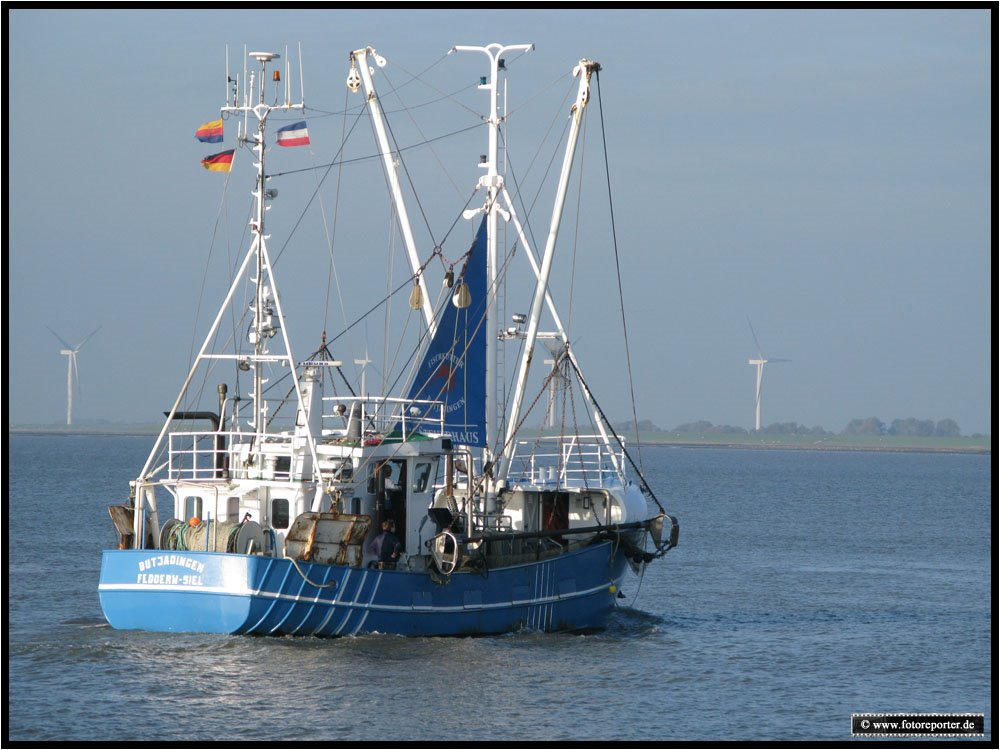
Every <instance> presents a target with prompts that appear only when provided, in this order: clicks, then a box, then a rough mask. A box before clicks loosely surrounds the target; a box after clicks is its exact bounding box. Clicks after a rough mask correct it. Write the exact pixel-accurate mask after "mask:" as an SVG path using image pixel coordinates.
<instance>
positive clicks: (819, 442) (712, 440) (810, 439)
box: [7, 425, 993, 455]
mask: <svg viewBox="0 0 1000 750" xmlns="http://www.w3.org/2000/svg"><path fill="white" fill-rule="evenodd" d="M160 427H161V426H160V425H105V426H100V425H89V426H80V427H70V428H68V429H67V428H66V427H47V426H40V425H31V426H27V425H14V426H8V427H7V433H8V434H9V435H15V434H19V435H62V436H90V437H155V436H156V435H158V434H159V432H160ZM624 437H625V440H626V446H627V445H630V444H632V445H634V444H635V437H634V436H630V435H625V436H624ZM639 445H640V446H642V447H652V446H667V447H674V448H739V449H745V450H813V451H868V452H890V453H969V454H987V455H988V454H991V453H992V452H993V449H992V437H990V436H987V437H975V438H973V437H958V438H934V437H928V438H918V437H897V436H894V435H885V436H881V437H879V436H868V435H830V436H826V437H820V438H817V436H815V435H781V434H762V435H739V434H725V433H719V434H702V435H682V434H678V433H640V434H639Z"/></svg>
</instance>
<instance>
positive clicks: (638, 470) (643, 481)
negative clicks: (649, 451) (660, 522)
mask: <svg viewBox="0 0 1000 750" xmlns="http://www.w3.org/2000/svg"><path fill="white" fill-rule="evenodd" d="M569 363H570V364H571V365H572V366H573V370H574V371H575V372H576V376H577V377H578V378H579V379H580V382H581V383H583V384H584V385H586V384H587V381H586V380H584V378H583V373H582V372H580V368H578V367H577V366H576V364H575V363H574V362H573V360H572V359H571V360H569ZM587 390H588V391H590V400H591V403H593V405H594V408H596V409H597V411H598V412H599V413H600V415H601V419H603V420H604V423H605V424H607V425H609V426H610V425H611V422H609V421H608V417H607V415H606V414H605V413H604V410H603V409H602V408H601V405H600V404H599V403H597V399H596V398H594V392H593V391H591V390H590V386H587ZM611 434H612V435H613V436H614V438H615V442H616V443H618V447H619V448H621V450H622V454H623V455H624V456H625V458H627V459H628V462H629V464H631V466H632V468H633V469H634V470H635V472H636V474H637V476H638V477H639V481H640V485H641V487H642V488H643V489H644V490H645V491H646V493H647V494H648V495H649V496H650V497H651V498H653V502H655V503H656V507H657V508H659V509H660V510H661V511H663V512H664V513H666V512H667V510H666V508H664V507H663V505H662V503H660V500H659V498H657V497H656V494H655V493H654V492H653V488H652V487H650V486H649V482H647V481H646V477H645V476H644V475H643V473H642V469H641V468H640V467H638V466H636V463H635V461H633V460H632V454H630V453H629V452H628V451H627V450H626V449H625V444H624V443H623V442H622V441H621V438H619V437H618V433H617V432H615V431H614V430H611Z"/></svg>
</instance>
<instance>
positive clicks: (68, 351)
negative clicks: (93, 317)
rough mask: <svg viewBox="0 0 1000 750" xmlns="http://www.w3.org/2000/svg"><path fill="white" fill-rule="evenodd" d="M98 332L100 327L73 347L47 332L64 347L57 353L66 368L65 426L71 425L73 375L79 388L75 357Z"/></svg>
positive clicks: (55, 334)
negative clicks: (62, 357) (62, 356)
mask: <svg viewBox="0 0 1000 750" xmlns="http://www.w3.org/2000/svg"><path fill="white" fill-rule="evenodd" d="M45 327H46V328H49V327H48V326H45ZM99 330H101V327H100V326H97V328H95V329H94V330H93V331H91V333H90V335H89V336H87V337H86V338H85V339H84V340H83V341H81V342H80V343H79V344H77V345H76V346H75V347H74V346H72V345H70V344H68V343H66V339H64V338H63V337H62V336H60V335H59V334H58V333H56V332H55V331H53V330H52V329H51V328H49V332H50V333H51V334H52V335H53V336H55V337H56V338H57V339H59V343H60V344H62V345H63V347H65V348H64V349H61V350H60V351H59V353H60V354H65V355H66V368H67V372H66V424H67V425H71V424H73V376H74V375H75V376H76V379H77V384H76V387H77V388H78V389H79V387H80V370H79V369H78V368H77V366H76V355H77V353H78V352H79V351H80V349H82V348H83V345H84V344H86V343H87V342H88V341H90V337H91V336H93V335H94V334H95V333H97V332H98V331H99Z"/></svg>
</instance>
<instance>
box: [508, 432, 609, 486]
mask: <svg viewBox="0 0 1000 750" xmlns="http://www.w3.org/2000/svg"><path fill="white" fill-rule="evenodd" d="M624 460H625V456H624V448H619V450H612V449H611V448H610V447H609V446H608V444H607V443H606V442H605V441H604V438H603V437H602V436H600V435H574V436H572V437H565V438H559V437H556V438H541V439H539V440H520V441H518V442H517V444H516V445H515V447H514V452H513V454H512V456H511V463H510V472H509V473H508V475H507V479H508V482H509V483H510V484H519V485H541V486H544V487H553V488H554V487H588V488H589V487H594V488H610V487H620V486H621V484H622V476H621V473H620V471H619V469H618V468H617V467H620V466H624Z"/></svg>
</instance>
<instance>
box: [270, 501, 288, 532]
mask: <svg viewBox="0 0 1000 750" xmlns="http://www.w3.org/2000/svg"><path fill="white" fill-rule="evenodd" d="M271 526H273V527H274V528H276V529H287V528H288V501H287V500H285V499H283V498H280V497H276V498H273V499H272V500H271Z"/></svg>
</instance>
